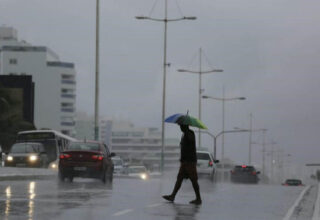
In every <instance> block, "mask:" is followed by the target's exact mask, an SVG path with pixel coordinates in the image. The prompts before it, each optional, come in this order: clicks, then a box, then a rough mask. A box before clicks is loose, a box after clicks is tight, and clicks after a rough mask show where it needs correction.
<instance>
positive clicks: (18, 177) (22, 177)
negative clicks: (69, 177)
mask: <svg viewBox="0 0 320 220" xmlns="http://www.w3.org/2000/svg"><path fill="white" fill-rule="evenodd" d="M55 178H57V175H53V174H52V175H14V176H0V181H9V180H11V181H15V180H17V181H18V180H49V179H55Z"/></svg>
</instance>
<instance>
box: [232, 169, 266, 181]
mask: <svg viewBox="0 0 320 220" xmlns="http://www.w3.org/2000/svg"><path fill="white" fill-rule="evenodd" d="M258 174H260V171H257V170H256V169H255V167H254V166H247V165H237V166H235V167H234V168H233V170H231V182H241V183H258V182H259V177H258Z"/></svg>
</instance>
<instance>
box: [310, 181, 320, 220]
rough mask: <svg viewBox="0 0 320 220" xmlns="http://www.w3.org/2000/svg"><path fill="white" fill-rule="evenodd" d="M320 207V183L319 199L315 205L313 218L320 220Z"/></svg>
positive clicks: (319, 188)
mask: <svg viewBox="0 0 320 220" xmlns="http://www.w3.org/2000/svg"><path fill="white" fill-rule="evenodd" d="M319 209H320V183H319V184H318V195H317V200H316V203H315V205H314V211H313V216H312V220H319V219H320V217H319V211H320V210H319Z"/></svg>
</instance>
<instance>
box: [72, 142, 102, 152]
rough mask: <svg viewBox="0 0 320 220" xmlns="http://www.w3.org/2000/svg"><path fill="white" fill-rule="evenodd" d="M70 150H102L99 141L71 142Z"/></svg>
mask: <svg viewBox="0 0 320 220" xmlns="http://www.w3.org/2000/svg"><path fill="white" fill-rule="evenodd" d="M68 150H80V151H100V150H101V148H100V145H99V144H97V143H71V144H70V145H69V147H68Z"/></svg>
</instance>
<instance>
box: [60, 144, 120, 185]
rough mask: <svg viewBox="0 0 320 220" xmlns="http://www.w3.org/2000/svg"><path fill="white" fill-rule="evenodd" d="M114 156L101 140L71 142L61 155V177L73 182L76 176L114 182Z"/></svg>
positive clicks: (62, 179)
mask: <svg viewBox="0 0 320 220" xmlns="http://www.w3.org/2000/svg"><path fill="white" fill-rule="evenodd" d="M114 156H115V154H114V153H110V151H109V148H108V147H107V146H106V145H105V144H103V143H101V142H97V141H83V142H71V143H70V145H69V146H68V148H67V150H65V151H63V152H62V153H61V154H60V157H59V158H60V160H59V179H60V180H61V181H64V180H65V178H68V179H69V181H70V182H72V181H73V178H74V177H83V178H97V179H101V180H102V182H103V183H106V182H107V181H108V182H112V180H113V170H114V165H113V162H112V159H111V158H112V157H114Z"/></svg>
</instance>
